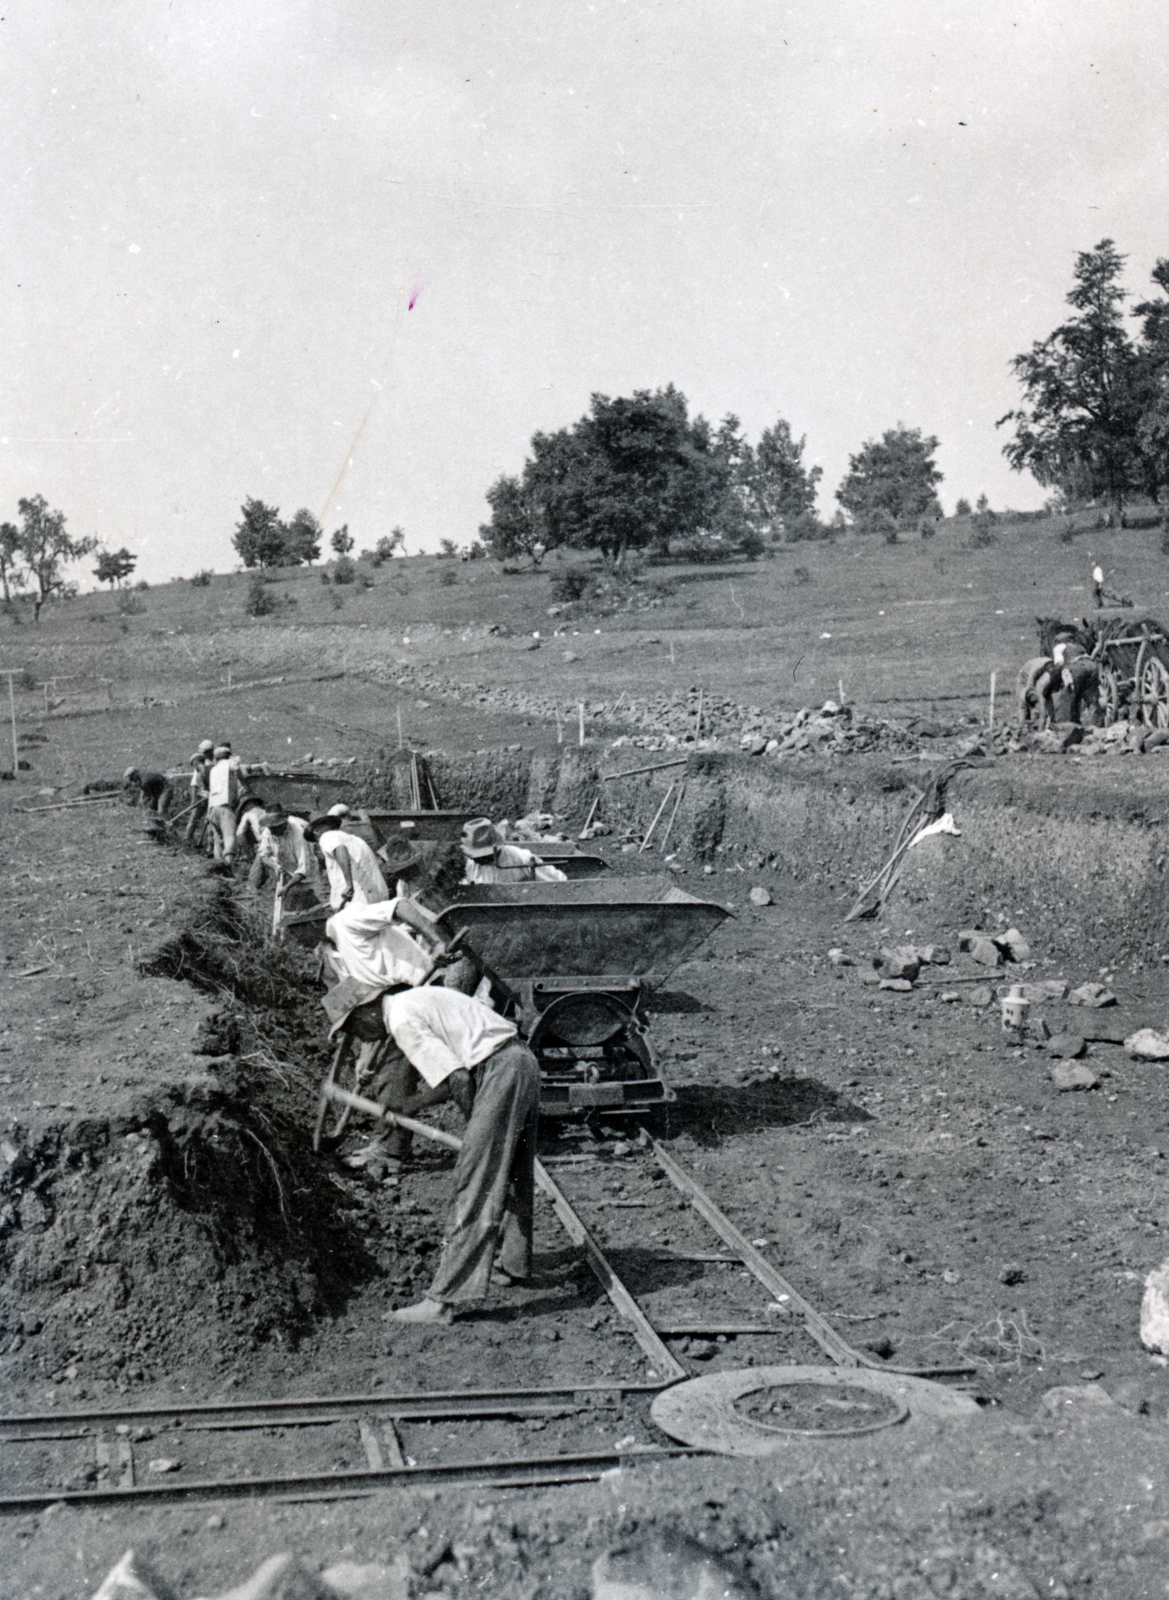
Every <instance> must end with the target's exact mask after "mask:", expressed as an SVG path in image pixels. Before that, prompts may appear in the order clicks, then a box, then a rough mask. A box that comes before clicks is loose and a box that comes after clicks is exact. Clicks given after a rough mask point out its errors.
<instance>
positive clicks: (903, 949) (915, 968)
mask: <svg viewBox="0 0 1169 1600" xmlns="http://www.w3.org/2000/svg"><path fill="white" fill-rule="evenodd" d="M920 971H921V956H920V955H919V953H918V951H917V950H916V949H915V948H914V946H913V945H911V944H908V945H898V946H897V947H896V948H895V949H892V950H891V949H889V948H888V946H886V945H882V946H881V964H880V973H881V976H882V977H883V978H908V979H909V981H910V983H912V982H913V980H914V979H915V978H916V977H917V975H918V973H919V972H920Z"/></svg>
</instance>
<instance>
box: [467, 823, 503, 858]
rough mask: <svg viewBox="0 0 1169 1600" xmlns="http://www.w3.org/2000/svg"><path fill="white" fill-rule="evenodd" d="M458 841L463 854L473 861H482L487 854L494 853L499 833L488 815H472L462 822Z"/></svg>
mask: <svg viewBox="0 0 1169 1600" xmlns="http://www.w3.org/2000/svg"><path fill="white" fill-rule="evenodd" d="M459 843H460V844H461V845H462V847H463V854H464V855H465V856H470V857H471V859H472V860H473V861H482V860H483V859H485V858H486V857H487V856H493V855H494V854H495V847H496V845H497V844H498V843H499V835H498V834H497V833H496V831H495V824H494V823H493V822H492V821H491V818H490V817H474V818H472V820H471V821H470V822H466V823H464V824H463V833H462V837H461V839H460V840H459Z"/></svg>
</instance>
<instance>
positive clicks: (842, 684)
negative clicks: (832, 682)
mask: <svg viewBox="0 0 1169 1600" xmlns="http://www.w3.org/2000/svg"><path fill="white" fill-rule="evenodd" d="M838 687H839V689H840V704H841V705H843V704H844V679H843V678H840V679H839V680H838Z"/></svg>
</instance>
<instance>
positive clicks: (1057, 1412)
mask: <svg viewBox="0 0 1169 1600" xmlns="http://www.w3.org/2000/svg"><path fill="white" fill-rule="evenodd" d="M1039 1410H1040V1411H1041V1412H1046V1413H1047V1414H1048V1415H1049V1416H1064V1415H1066V1413H1067V1412H1068V1411H1114V1410H1119V1407H1118V1406H1117V1404H1116V1401H1115V1400H1113V1398H1112V1396H1111V1395H1110V1394H1109V1393H1108V1390H1107V1389H1105V1388H1102V1387H1101V1385H1100V1384H1098V1383H1080V1384H1076V1383H1065V1384H1060V1385H1059V1386H1058V1387H1057V1388H1054V1389H1048V1391H1047V1393H1046V1394H1045V1395H1043V1396H1042V1398H1041V1399H1040V1401H1039Z"/></svg>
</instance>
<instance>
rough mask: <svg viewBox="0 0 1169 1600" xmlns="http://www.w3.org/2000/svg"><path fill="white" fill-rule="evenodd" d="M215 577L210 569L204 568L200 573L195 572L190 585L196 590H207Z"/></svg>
mask: <svg viewBox="0 0 1169 1600" xmlns="http://www.w3.org/2000/svg"><path fill="white" fill-rule="evenodd" d="M214 576H215V574H214V572H213V571H212V570H211V568H210V567H204V568H203V570H202V572H196V573H195V575H194V577H193V578H192V579H191V584H192V586H193V587H194V588H196V589H209V588H210V587H211V580H212V578H213V577H214Z"/></svg>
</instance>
